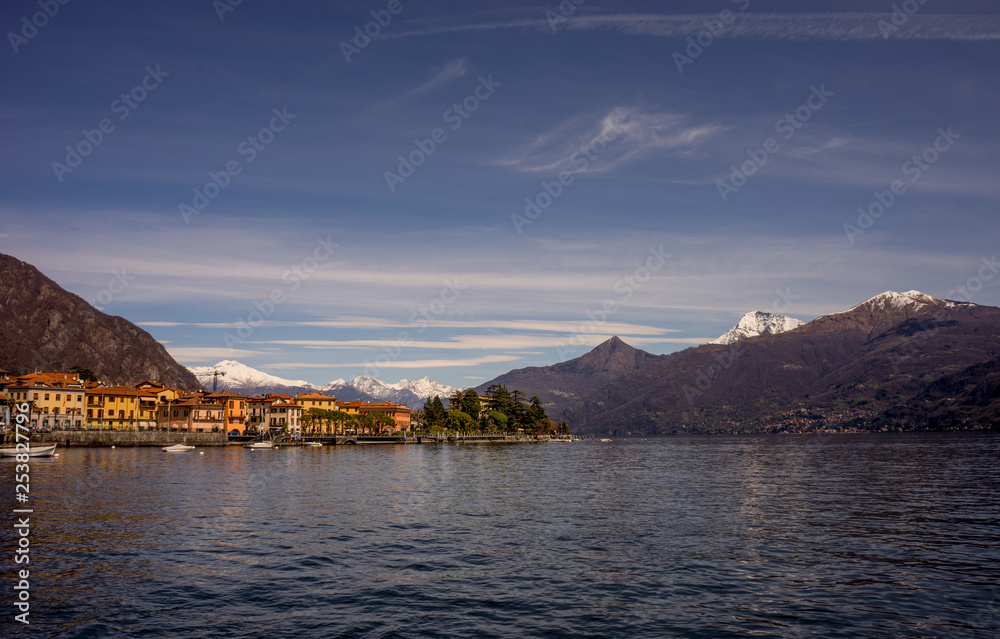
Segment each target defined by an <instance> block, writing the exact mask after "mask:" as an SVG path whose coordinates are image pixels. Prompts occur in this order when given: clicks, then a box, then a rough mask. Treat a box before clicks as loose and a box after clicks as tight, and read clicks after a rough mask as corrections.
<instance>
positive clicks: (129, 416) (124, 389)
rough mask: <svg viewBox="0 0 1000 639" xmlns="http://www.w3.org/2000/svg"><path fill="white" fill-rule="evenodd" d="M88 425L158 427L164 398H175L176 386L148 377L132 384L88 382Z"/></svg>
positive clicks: (92, 426)
mask: <svg viewBox="0 0 1000 639" xmlns="http://www.w3.org/2000/svg"><path fill="white" fill-rule="evenodd" d="M85 386H86V392H87V414H86V421H85V426H86V427H87V428H96V429H100V430H105V429H109V430H155V429H157V428H158V427H159V417H158V412H159V407H160V403H161V402H166V401H169V402H174V401H176V400H177V398H178V397H179V391H178V390H177V389H176V388H167V387H166V386H163V385H162V384H160V383H158V382H154V381H151V380H146V381H143V382H139V383H137V384H133V385H131V386H124V385H122V386H102V385H100V384H97V383H87V384H85Z"/></svg>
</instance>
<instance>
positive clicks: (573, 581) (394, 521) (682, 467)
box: [0, 433, 1000, 637]
mask: <svg viewBox="0 0 1000 639" xmlns="http://www.w3.org/2000/svg"><path fill="white" fill-rule="evenodd" d="M199 452H204V454H203V455H201V454H198V453H199ZM998 452H1000V434H997V433H986V434H966V433H959V434H889V435H837V436H832V435H831V436H815V435H814V436H748V437H676V438H667V439H656V440H653V439H650V440H642V441H640V440H616V441H614V442H610V443H601V442H596V441H585V442H577V443H573V444H556V443H548V444H530V445H529V444H520V445H510V444H506V445H502V444H492V445H458V446H456V445H430V446H428V445H423V446H416V445H409V446H357V447H341V448H323V449H284V450H263V451H249V450H244V449H243V448H205V449H199V450H197V451H195V452H193V453H183V454H168V453H163V452H161V451H160V450H159V449H158V448H156V449H141V448H128V449H116V450H110V449H82V448H78V449H66V450H63V451H62V454H61V455H60V457H58V458H56V459H53V460H33V461H32V467H31V473H32V493H31V499H32V503H31V504H30V505H31V506H32V507H33V508H35V511H36V512H35V515H34V516H33V523H34V528H33V530H32V564H31V571H32V615H31V620H32V624H31V626H30V628H24V627H23V626H21V625H20V624H14V623H12V621H11V619H12V616H13V614H14V612H16V611H14V612H9V611H13V607H12V605H7V606H5V608H6V610H7V611H8V612H5V614H4V617H3V619H2V620H0V634H3V635H4V636H12V634H13V633H16V634H17V636H37V637H118V636H120V637H143V636H150V637H152V636H157V637H159V636H170V637H456V636H466V637H472V636H476V637H637V636H649V637H671V636H678V637H747V636H750V637H830V636H843V637H994V636H997V635H998V633H1000V586H998V584H1000V499H998V490H997V489H998V487H1000V477H998V474H997V461H998V459H1000V455H998ZM8 466H9V471H10V472H7V471H5V472H4V476H5V479H4V480H3V482H0V485H2V486H3V491H4V494H7V495H10V496H11V497H9V498H8V499H10V502H11V504H13V498H12V495H13V482H12V473H13V464H9V465H8ZM13 507H14V506H13V505H12V506H11V508H13ZM7 512H8V513H9V509H7ZM4 517H7V518H8V519H9V520H11V521H13V517H14V516H13V515H12V514H7V515H4ZM3 528H4V536H3V543H4V546H5V547H6V548H8V549H10V548H12V544H13V543H14V540H13V538H12V536H11V535H10V533H9V531H10V529H11V526H10V524H5V525H4V526H3ZM7 563H8V566H9V568H10V569H11V570H9V571H7V572H5V575H7V577H5V578H6V579H7V581H9V582H12V580H13V570H12V569H13V567H14V565H13V562H12V561H8V562H7ZM11 585H13V584H12V583H11ZM5 591H6V592H8V593H9V592H11V591H10V589H9V587H5ZM8 603H9V604H12V603H13V599H12V598H8Z"/></svg>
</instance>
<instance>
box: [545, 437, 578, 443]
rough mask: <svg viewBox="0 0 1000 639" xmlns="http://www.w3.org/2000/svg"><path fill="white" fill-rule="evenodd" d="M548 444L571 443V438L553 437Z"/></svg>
mask: <svg viewBox="0 0 1000 639" xmlns="http://www.w3.org/2000/svg"><path fill="white" fill-rule="evenodd" d="M549 441H550V442H562V443H564V444H569V443H572V441H573V438H571V437H554V438H552V439H550V440H549Z"/></svg>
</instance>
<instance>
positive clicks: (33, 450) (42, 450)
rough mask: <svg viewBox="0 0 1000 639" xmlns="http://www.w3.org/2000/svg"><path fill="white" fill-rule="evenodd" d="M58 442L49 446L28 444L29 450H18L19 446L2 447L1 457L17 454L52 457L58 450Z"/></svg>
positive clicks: (0, 449) (0, 450)
mask: <svg viewBox="0 0 1000 639" xmlns="http://www.w3.org/2000/svg"><path fill="white" fill-rule="evenodd" d="M57 445H58V444H49V445H47V446H31V445H30V444H29V445H28V446H27V450H24V449H21V450H18V448H17V446H13V447H11V448H0V457H14V456H16V455H27V456H28V457H52V456H53V455H54V454H55V452H56V446H57Z"/></svg>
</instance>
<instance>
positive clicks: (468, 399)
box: [459, 388, 483, 421]
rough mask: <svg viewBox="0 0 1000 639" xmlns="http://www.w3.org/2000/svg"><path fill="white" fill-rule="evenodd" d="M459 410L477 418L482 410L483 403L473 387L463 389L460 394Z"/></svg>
mask: <svg viewBox="0 0 1000 639" xmlns="http://www.w3.org/2000/svg"><path fill="white" fill-rule="evenodd" d="M459 410H461V411H462V412H463V413H465V414H466V415H469V416H470V417H472V419H475V420H477V421H478V420H479V414H480V413H482V412H483V403H482V401H480V399H479V393H477V392H476V391H475V389H472V388H470V389H469V390H467V391H465V394H464V395H462V401H461V407H460V408H459Z"/></svg>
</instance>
